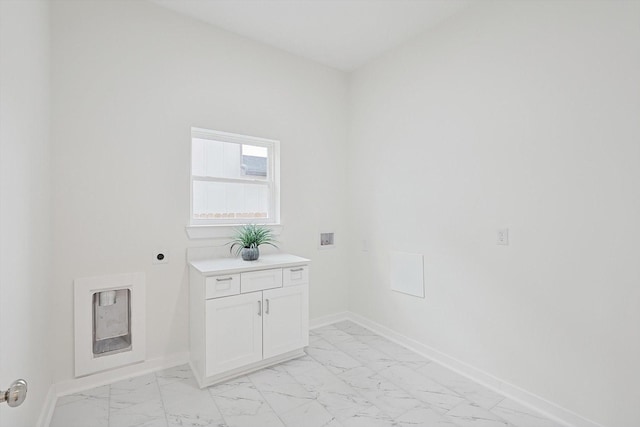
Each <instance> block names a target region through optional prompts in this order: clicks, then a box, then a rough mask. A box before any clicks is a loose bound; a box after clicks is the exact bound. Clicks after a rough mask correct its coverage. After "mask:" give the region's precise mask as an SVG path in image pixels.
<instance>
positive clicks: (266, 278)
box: [240, 268, 282, 294]
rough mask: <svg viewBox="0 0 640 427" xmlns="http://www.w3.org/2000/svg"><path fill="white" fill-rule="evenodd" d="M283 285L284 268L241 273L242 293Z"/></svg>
mask: <svg viewBox="0 0 640 427" xmlns="http://www.w3.org/2000/svg"><path fill="white" fill-rule="evenodd" d="M281 287H282V269H281V268H273V269H271V270H261V271H250V272H248V273H240V288H241V289H242V293H243V294H244V293H246V292H254V291H261V290H263V289H271V288H281Z"/></svg>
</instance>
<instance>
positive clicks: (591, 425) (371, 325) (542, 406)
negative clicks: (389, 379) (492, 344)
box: [340, 312, 604, 427]
mask: <svg viewBox="0 0 640 427" xmlns="http://www.w3.org/2000/svg"><path fill="white" fill-rule="evenodd" d="M340 314H341V315H344V316H345V318H347V319H349V320H351V321H353V322H355V323H358V324H359V325H361V326H364V327H365V328H368V329H370V330H371V331H373V332H375V333H377V334H379V335H381V336H383V337H385V338H387V339H389V340H391V341H393V342H395V343H397V344H400V345H402V346H404V347H406V348H408V349H409V350H412V351H414V352H416V353H418V354H420V355H421V356H424V357H426V358H427V359H430V360H432V361H434V362H436V363H438V364H440V365H443V366H445V367H447V368H449V369H451V370H452V371H455V372H457V373H459V374H460V375H463V376H465V377H467V378H469V379H471V380H473V381H475V382H477V383H480V384H482V385H484V386H486V387H488V388H490V389H492V390H493V391H495V392H497V393H500V394H502V395H503V396H506V397H508V398H509V399H512V400H514V401H516V402H518V403H520V404H522V405H525V406H527V407H529V408H531V409H534V410H536V411H538V412H540V413H541V414H543V415H545V416H546V417H548V418H549V419H551V420H553V421H556V422H557V423H560V424H562V425H565V426H567V427H604V426H603V425H602V424H598V423H596V422H594V421H591V420H588V419H586V418H584V417H582V416H580V415H578V414H576V413H575V412H573V411H570V410H569V409H566V408H563V407H561V406H559V405H556V404H555V403H553V402H550V401H548V400H546V399H544V398H542V397H540V396H538V395H536V394H534V393H531V392H529V391H527V390H524V389H523V388H521V387H518V386H516V385H513V384H510V383H508V382H507V381H504V380H501V379H500V378H497V377H495V376H494V375H491V374H490V373H488V372H485V371H483V370H481V369H478V368H476V367H474V366H471V365H469V364H468V363H465V362H462V361H460V360H458V359H456V358H454V357H451V356H449V355H447V354H445V353H442V352H441V351H438V350H436V349H434V348H432V347H429V346H427V345H424V344H422V343H420V342H418V341H416V340H414V339H412V338H408V337H405V336H404V335H402V334H399V333H398V332H396V331H394V330H392V329H390V328H387V327H386V326H383V325H381V324H379V323H376V322H374V321H373V320H371V319H368V318H366V317H364V316H361V315H359V314H356V313H353V312H346V313H340Z"/></svg>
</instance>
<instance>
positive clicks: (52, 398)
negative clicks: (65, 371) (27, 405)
mask: <svg viewBox="0 0 640 427" xmlns="http://www.w3.org/2000/svg"><path fill="white" fill-rule="evenodd" d="M57 401H58V396H56V386H55V385H54V384H51V387H49V391H48V392H47V397H46V398H45V400H44V404H43V405H42V410H41V411H40V416H39V417H38V423H37V424H36V425H37V426H38V427H49V424H50V423H51V418H52V417H53V411H54V410H55V409H56V402H57Z"/></svg>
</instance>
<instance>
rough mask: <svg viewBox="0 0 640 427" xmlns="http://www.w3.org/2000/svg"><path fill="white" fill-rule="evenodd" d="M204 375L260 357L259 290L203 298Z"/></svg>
mask: <svg viewBox="0 0 640 427" xmlns="http://www.w3.org/2000/svg"><path fill="white" fill-rule="evenodd" d="M206 318H207V319H206V328H207V329H206V369H205V370H206V375H207V376H211V375H215V374H219V373H221V372H224V371H228V370H230V369H235V368H239V367H241V366H244V365H247V364H249V363H253V362H258V361H260V360H262V292H252V293H249V294H242V295H236V296H230V297H225V298H217V299H210V300H207V302H206Z"/></svg>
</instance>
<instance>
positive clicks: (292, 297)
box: [262, 285, 309, 358]
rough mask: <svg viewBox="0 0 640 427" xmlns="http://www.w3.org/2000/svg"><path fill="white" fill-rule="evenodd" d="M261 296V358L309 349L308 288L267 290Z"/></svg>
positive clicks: (303, 286)
mask: <svg viewBox="0 0 640 427" xmlns="http://www.w3.org/2000/svg"><path fill="white" fill-rule="evenodd" d="M263 295H264V303H263V304H264V318H263V320H262V326H263V330H262V337H263V339H264V342H263V347H262V353H263V356H264V357H265V358H268V357H273V356H277V355H278V354H283V353H286V352H289V351H292V350H296V349H298V348H302V347H305V346H307V345H309V287H308V286H307V285H298V286H291V287H287V288H279V289H270V290H268V291H264V292H263Z"/></svg>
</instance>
